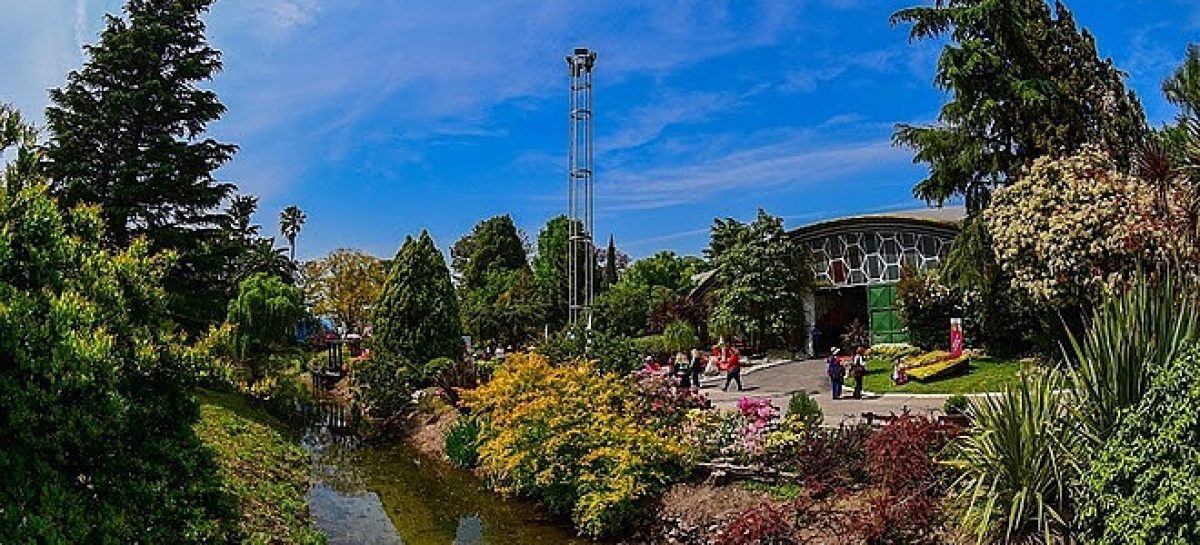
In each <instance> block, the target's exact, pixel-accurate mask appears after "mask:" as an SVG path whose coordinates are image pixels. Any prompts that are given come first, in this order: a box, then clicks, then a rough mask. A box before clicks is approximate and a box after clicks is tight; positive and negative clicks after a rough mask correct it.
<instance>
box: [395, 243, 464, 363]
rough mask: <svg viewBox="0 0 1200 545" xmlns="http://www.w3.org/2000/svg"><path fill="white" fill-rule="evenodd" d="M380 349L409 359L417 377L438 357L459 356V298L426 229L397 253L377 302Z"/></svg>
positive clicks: (460, 332) (397, 356)
mask: <svg viewBox="0 0 1200 545" xmlns="http://www.w3.org/2000/svg"><path fill="white" fill-rule="evenodd" d="M374 333H375V335H374V338H375V346H376V349H377V350H379V351H380V352H381V356H382V357H383V358H385V359H389V358H396V359H402V360H403V361H406V362H409V365H410V366H411V367H413V368H412V369H410V371H415V372H416V373H415V374H414V375H412V376H413V377H414V378H416V379H428V378H431V377H425V376H424V366H425V364H426V363H428V362H429V361H430V360H432V359H434V358H439V357H448V358H457V357H458V356H459V355H460V354H459V352H460V351H461V348H462V338H461V336H462V326H461V324H460V323H459V314H458V298H457V297H456V296H455V293H454V286H453V285H452V284H451V282H450V270H449V269H448V268H447V267H446V259H445V257H444V256H442V253H441V252H440V251H438V249H437V247H436V246H435V245H434V243H433V238H432V237H430V236H429V233H428V232H425V231H422V232H421V236H420V237H418V238H417V239H413V238H411V237H409V238H408V239H406V240H405V241H404V246H402V247H401V248H400V251H399V253H397V254H396V258H395V260H394V261H393V262H392V267H391V271H390V273H389V275H388V279H387V281H386V282H385V283H384V285H383V293H382V294H381V295H380V297H379V303H378V304H376V305H375V319H374Z"/></svg>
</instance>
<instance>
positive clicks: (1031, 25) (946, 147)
mask: <svg viewBox="0 0 1200 545" xmlns="http://www.w3.org/2000/svg"><path fill="white" fill-rule="evenodd" d="M892 23H893V24H898V23H908V24H911V25H912V29H911V32H910V38H911V39H912V40H923V39H937V38H942V37H947V38H949V41H950V43H948V44H947V45H946V46H945V48H944V49H943V50H942V55H941V58H940V59H939V60H938V65H937V73H936V76H935V83H936V85H937V86H938V87H939V88H940V89H942V90H944V91H946V92H947V93H948V94H949V96H950V100H949V102H947V103H946V104H945V105H943V106H942V110H941V113H940V114H939V116H938V121H939V123H937V124H935V125H931V126H913V125H903V124H902V125H899V126H898V127H897V128H896V133H895V136H894V139H895V141H896V143H898V144H902V145H904V146H907V147H909V148H912V149H913V150H914V151H915V152H916V155H915V157H914V161H917V162H923V163H928V164H929V177H928V178H927V179H925V180H923V181H921V182H920V183H918V184H917V185H916V187H915V188H914V190H913V192H914V193H915V194H916V196H917V197H918V198H921V199H925V200H927V201H930V202H935V203H939V204H940V203H942V202H944V201H945V200H947V199H950V198H953V197H956V196H965V197H966V201H967V206H968V208H969V209H970V210H971V211H972V212H974V211H977V210H979V209H980V208H982V207H983V206H985V205H986V203H987V197H988V195H989V194H990V192H991V190H992V189H993V188H995V187H999V186H1004V185H1007V184H1009V183H1011V182H1012V181H1013V180H1014V178H1015V177H1016V176H1017V175H1018V174H1019V173H1020V172H1021V170H1022V169H1023V168H1025V167H1026V166H1027V165H1029V164H1030V163H1031V162H1032V161H1033V160H1034V159H1036V158H1038V157H1041V156H1043V155H1069V154H1072V153H1075V152H1076V151H1078V150H1079V149H1080V147H1081V146H1083V145H1084V144H1088V143H1091V144H1097V145H1100V146H1101V147H1103V148H1104V149H1105V151H1107V152H1109V153H1110V154H1112V156H1113V159H1114V160H1115V161H1116V162H1117V164H1118V165H1120V166H1121V167H1123V168H1129V167H1130V166H1131V154H1132V151H1133V150H1134V149H1135V148H1136V146H1137V144H1138V143H1139V142H1141V140H1142V138H1143V137H1144V135H1145V134H1146V131H1147V128H1146V120H1145V114H1144V113H1143V112H1142V106H1141V103H1140V102H1139V101H1138V99H1137V97H1136V96H1135V95H1134V94H1133V92H1132V91H1129V90H1128V89H1126V87H1125V83H1124V75H1123V74H1122V73H1121V72H1120V71H1119V70H1117V69H1116V68H1115V67H1114V66H1113V64H1112V61H1111V60H1109V59H1101V58H1100V57H1099V54H1098V53H1097V50H1096V41H1095V39H1094V37H1093V36H1092V35H1091V33H1089V32H1088V31H1087V30H1086V29H1085V30H1082V31H1081V30H1079V29H1078V28H1077V27H1076V25H1075V19H1074V16H1073V15H1072V14H1071V12H1070V11H1069V10H1068V9H1067V7H1066V5H1064V4H1063V3H1062V2H1056V3H1055V6H1054V8H1053V10H1052V9H1051V7H1050V6H1049V5H1048V4H1047V2H1046V0H937V2H936V3H935V5H933V6H928V7H914V8H908V9H903V10H900V11H898V12H896V13H895V14H894V15H892Z"/></svg>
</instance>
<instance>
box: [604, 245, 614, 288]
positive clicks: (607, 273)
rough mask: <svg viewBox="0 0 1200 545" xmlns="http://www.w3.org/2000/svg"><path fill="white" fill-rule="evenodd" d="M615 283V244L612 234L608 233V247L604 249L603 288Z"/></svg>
mask: <svg viewBox="0 0 1200 545" xmlns="http://www.w3.org/2000/svg"><path fill="white" fill-rule="evenodd" d="M616 283H617V244H616V241H615V240H614V239H613V236H612V235H608V248H607V249H605V250H604V284H603V286H604V289H608V288H611V287H612V286H613V284H616Z"/></svg>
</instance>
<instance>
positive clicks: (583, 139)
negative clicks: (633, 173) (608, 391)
mask: <svg viewBox="0 0 1200 545" xmlns="http://www.w3.org/2000/svg"><path fill="white" fill-rule="evenodd" d="M595 65H596V52H595V51H590V50H588V49H587V48H586V47H577V48H575V51H574V52H572V53H571V54H570V55H567V69H568V70H569V72H570V74H571V110H570V111H571V120H570V133H571V147H570V151H569V152H568V157H567V176H568V185H569V186H570V204H569V206H568V214H567V217H568V223H569V225H570V227H569V229H570V231H569V233H570V238H569V239H568V240H569V242H568V252H569V253H570V255H569V256H568V259H567V263H568V266H567V269H568V270H567V276H568V278H569V280H568V282H567V283H568V284H569V287H568V289H569V290H570V293H569V294H568V296H567V298H568V305H569V315H570V320H571V324H572V325H574V324H578V323H583V324H585V325H586V326H587V327H588V328H589V329H590V328H591V326H592V298H593V296H594V294H595V276H596V244H595V241H594V240H592V233H593V232H594V231H593V229H592V228H593V225H592V180H593V176H594V171H593V170H592V68H593V67H594V66H595Z"/></svg>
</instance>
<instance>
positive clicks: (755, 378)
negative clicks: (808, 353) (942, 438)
mask: <svg viewBox="0 0 1200 545" xmlns="http://www.w3.org/2000/svg"><path fill="white" fill-rule="evenodd" d="M735 384H736V383H735ZM701 385H702V388H703V391H704V393H705V394H708V397H709V399H711V400H712V401H713V403H714V404H716V405H717V406H719V407H736V406H737V402H738V400H739V399H741V398H743V397H769V398H771V401H772V402H774V403H775V406H776V407H779V408H780V409H781V410H784V411H786V410H787V404H788V400H790V399H791V398H792V394H794V393H796V392H799V391H801V390H803V391H806V392H808V393H809V395H811V396H812V397H813V398H815V399H816V400H817V403H818V404H819V405H820V406H821V412H823V413H824V414H825V423H826V424H829V425H833V426H836V425H838V424H839V423H841V422H842V421H844V420H848V419H852V418H859V415H861V414H862V413H864V412H873V413H876V414H888V413H893V412H894V413H899V412H901V411H903V410H904V409H905V408H907V409H909V410H910V411H912V412H914V413H926V412H928V411H931V410H939V411H940V410H941V408H942V403H944V402H945V400H946V398H947V397H949V396H947V395H933V394H925V395H915V394H895V393H893V394H884V395H879V394H871V395H864V397H863V399H851V398H843V399H833V397H832V395H831V394H830V387H829V377H828V376H826V374H825V361H824V360H819V359H815V360H801V361H789V362H783V363H777V364H768V365H765V366H762V367H761V368H755V367H750V368H746V369H742V385H743V386H745V390H744V391H742V392H737V391H735V388H736V385H731V386H730V389H729V391H728V392H723V391H721V387H722V386H724V385H725V378H724V375H722V376H721V377H719V378H717V377H714V378H708V379H704V380H702V381H701ZM850 386H851V387H850V388H847V389H846V392H847V393H849V392H851V391H853V385H852V384H851V385H850Z"/></svg>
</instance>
